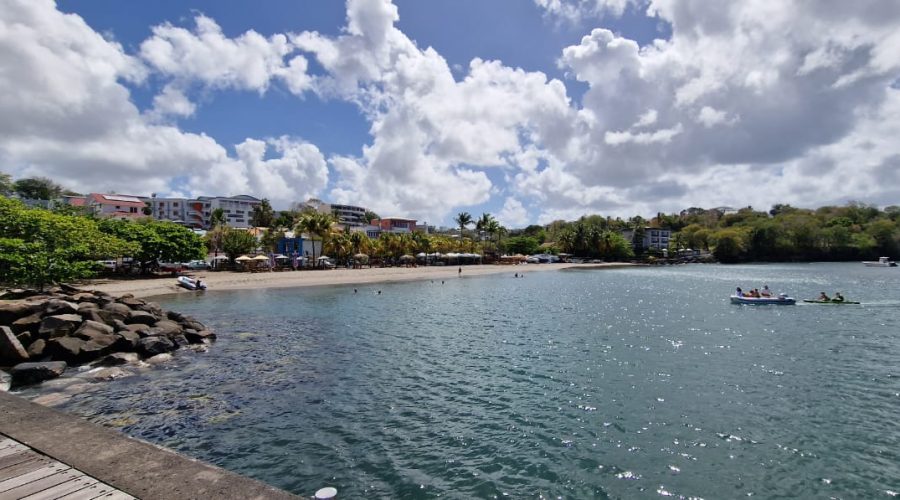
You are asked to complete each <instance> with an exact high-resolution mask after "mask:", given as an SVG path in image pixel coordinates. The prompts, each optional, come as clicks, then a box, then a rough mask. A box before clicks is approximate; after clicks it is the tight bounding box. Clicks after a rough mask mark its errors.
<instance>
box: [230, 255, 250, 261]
mask: <svg viewBox="0 0 900 500" xmlns="http://www.w3.org/2000/svg"><path fill="white" fill-rule="evenodd" d="M248 260H253V259H252V258H250V257H248V256H246V255H241V256H240V257H238V258H236V259H234V261H235V262H247V261H248Z"/></svg>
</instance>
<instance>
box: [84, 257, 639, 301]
mask: <svg viewBox="0 0 900 500" xmlns="http://www.w3.org/2000/svg"><path fill="white" fill-rule="evenodd" d="M629 265H634V264H628V263H605V264H520V265H494V264H484V265H476V266H471V265H470V266H462V273H460V272H459V268H458V267H457V266H419V267H372V268H362V269H344V268H339V269H325V270H303V271H280V272H259V273H249V272H232V271H215V272H213V271H199V272H193V273H191V274H190V275H191V276H192V277H194V278H200V279H201V280H203V282H205V283H206V285H207V287H208V291H207V293H208V292H213V291H219V290H255V289H264V288H290V287H303V286H326V285H355V284H358V285H364V284H370V283H391V282H398V281H416V280H438V279H440V280H448V279H464V278H466V277H469V276H483V275H489V274H503V273H505V274H509V275H510V276H513V275H515V274H516V273H518V274H520V275H521V274H525V275H526V276H527V275H528V274H529V273H533V272H546V271H558V270H560V269H566V268H573V267H577V268H585V269H588V268H614V267H623V266H629ZM526 279H527V278H526ZM83 286H84V287H85V288H91V289H93V290H100V291H103V292H107V293H109V294H112V295H122V294H126V293H130V294H133V295H134V296H135V297H140V298H147V297H154V296H158V295H168V294H173V293H197V292H193V291H189V290H185V289H184V288H181V287H178V286H176V285H175V278H174V277H163V278H149V279H97V280H91V281H89V282H87V283H84V284H83Z"/></svg>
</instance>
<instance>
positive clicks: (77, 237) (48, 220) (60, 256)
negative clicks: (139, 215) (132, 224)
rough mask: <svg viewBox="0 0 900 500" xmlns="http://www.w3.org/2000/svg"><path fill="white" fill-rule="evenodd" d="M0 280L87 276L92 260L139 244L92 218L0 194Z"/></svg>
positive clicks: (51, 280) (93, 264)
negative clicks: (30, 206) (109, 231)
mask: <svg viewBox="0 0 900 500" xmlns="http://www.w3.org/2000/svg"><path fill="white" fill-rule="evenodd" d="M0 235H2V237H0V282H3V283H9V284H15V285H34V286H37V287H39V288H43V287H44V286H45V285H47V284H50V283H59V282H62V281H69V280H74V279H79V278H87V277H90V276H93V274H94V272H96V270H97V264H96V260H98V259H104V258H109V257H111V256H118V255H127V254H131V253H134V252H136V251H138V249H139V246H138V245H137V244H135V243H131V242H128V241H125V240H123V239H120V238H117V237H115V236H113V235H110V234H107V233H105V232H103V231H101V230H100V228H99V226H98V223H97V221H95V220H93V219H90V218H87V217H78V216H69V215H62V214H57V213H54V212H51V211H49V210H42V209H28V208H26V207H25V206H24V205H22V204H21V203H20V202H18V201H15V200H10V199H8V198H5V197H0Z"/></svg>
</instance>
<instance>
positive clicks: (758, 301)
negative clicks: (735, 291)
mask: <svg viewBox="0 0 900 500" xmlns="http://www.w3.org/2000/svg"><path fill="white" fill-rule="evenodd" d="M731 303H732V304H755V305H766V304H776V305H783V306H790V305H794V304H796V303H797V300H796V299H794V298H793V297H786V296H778V297H744V296H741V295H732V296H731Z"/></svg>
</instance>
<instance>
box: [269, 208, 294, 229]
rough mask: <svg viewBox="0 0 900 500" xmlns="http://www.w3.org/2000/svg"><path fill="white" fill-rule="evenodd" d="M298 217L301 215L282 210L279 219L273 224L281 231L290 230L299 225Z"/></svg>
mask: <svg viewBox="0 0 900 500" xmlns="http://www.w3.org/2000/svg"><path fill="white" fill-rule="evenodd" d="M298 216H299V214H298V213H297V212H295V211H293V210H282V211H280V212H278V217H276V218H275V221H274V222H273V223H272V224H273V225H274V226H275V227H277V228H280V229H290V228H292V227H294V226H295V225H297V217H298Z"/></svg>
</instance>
